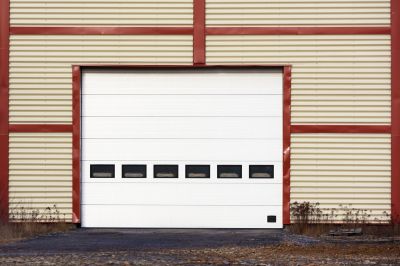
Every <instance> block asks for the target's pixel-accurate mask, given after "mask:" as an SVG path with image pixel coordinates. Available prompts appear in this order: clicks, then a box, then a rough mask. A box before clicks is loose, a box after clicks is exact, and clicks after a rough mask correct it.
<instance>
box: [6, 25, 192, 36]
mask: <svg viewBox="0 0 400 266" xmlns="http://www.w3.org/2000/svg"><path fill="white" fill-rule="evenodd" d="M10 33H11V34H14V35H16V34H42V35H46V34H57V35H71V34H73V35H191V34H192V33H193V28H192V27H11V29H10Z"/></svg>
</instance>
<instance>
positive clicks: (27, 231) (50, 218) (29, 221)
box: [0, 205, 75, 243]
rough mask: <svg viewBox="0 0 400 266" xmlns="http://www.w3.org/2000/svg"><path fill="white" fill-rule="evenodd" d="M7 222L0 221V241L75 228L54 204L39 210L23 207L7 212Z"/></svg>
mask: <svg viewBox="0 0 400 266" xmlns="http://www.w3.org/2000/svg"><path fill="white" fill-rule="evenodd" d="M9 216H10V220H11V221H12V222H9V223H1V222H0V243H6V242H11V241H16V240H20V239H24V238H30V237H34V236H38V235H43V234H49V233H58V232H66V231H68V230H71V229H73V228H75V225H74V224H71V223H67V222H66V220H65V217H64V216H62V215H60V212H59V210H58V209H57V206H56V205H53V206H52V207H47V208H46V209H45V210H43V211H42V212H40V211H39V210H27V209H24V208H23V207H21V208H18V209H16V210H13V212H11V213H10V214H9Z"/></svg>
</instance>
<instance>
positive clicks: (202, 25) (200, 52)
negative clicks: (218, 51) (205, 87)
mask: <svg viewBox="0 0 400 266" xmlns="http://www.w3.org/2000/svg"><path fill="white" fill-rule="evenodd" d="M205 63H206V1H205V0H193V65H204V64H205Z"/></svg>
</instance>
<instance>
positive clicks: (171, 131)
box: [82, 117, 282, 139]
mask: <svg viewBox="0 0 400 266" xmlns="http://www.w3.org/2000/svg"><path fill="white" fill-rule="evenodd" d="M82 123H83V124H84V125H85V126H84V127H83V129H82V139H86V138H228V139H229V138H249V137H251V138H263V139H271V138H274V139H279V138H280V136H281V135H282V118H281V117H190V118H188V117H163V118H160V117H83V118H82ZM271 125H274V126H273V127H271ZM116 128H118V130H115V129H116Z"/></svg>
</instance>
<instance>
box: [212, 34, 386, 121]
mask: <svg viewBox="0 0 400 266" xmlns="http://www.w3.org/2000/svg"><path fill="white" fill-rule="evenodd" d="M390 62H391V58H390V36H389V35H387V36H386V35H318V36H316V35H315V36H308V35H302V36H296V35H293V36H282V35H273V36H251V35H226V36H207V63H208V64H291V65H293V69H292V71H293V73H292V77H293V79H292V123H293V124H390V105H391V96H390V95H391V91H390V83H391V82H390Z"/></svg>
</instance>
